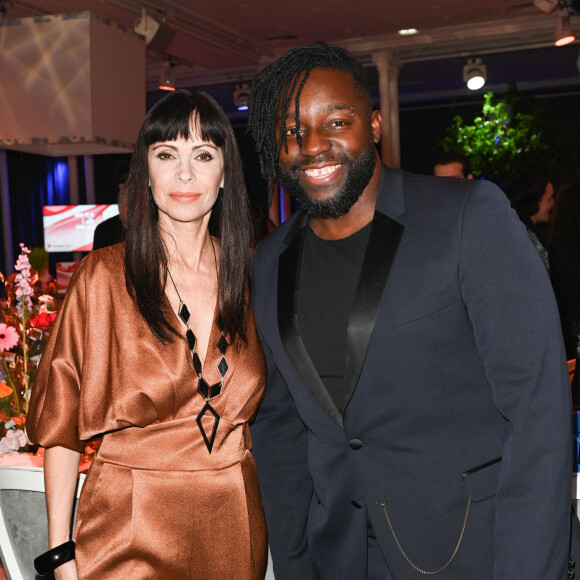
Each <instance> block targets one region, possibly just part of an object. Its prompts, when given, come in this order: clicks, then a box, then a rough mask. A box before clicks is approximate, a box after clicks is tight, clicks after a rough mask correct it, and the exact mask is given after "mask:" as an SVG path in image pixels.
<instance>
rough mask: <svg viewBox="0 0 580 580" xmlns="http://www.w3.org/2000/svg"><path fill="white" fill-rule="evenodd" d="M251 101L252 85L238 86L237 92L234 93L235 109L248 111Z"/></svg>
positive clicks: (242, 84) (243, 84) (241, 84)
mask: <svg viewBox="0 0 580 580" xmlns="http://www.w3.org/2000/svg"><path fill="white" fill-rule="evenodd" d="M249 100H250V85H249V84H248V83H240V84H239V85H237V86H236V90H235V91H234V107H235V108H236V109H237V110H238V111H247V110H248V101H249Z"/></svg>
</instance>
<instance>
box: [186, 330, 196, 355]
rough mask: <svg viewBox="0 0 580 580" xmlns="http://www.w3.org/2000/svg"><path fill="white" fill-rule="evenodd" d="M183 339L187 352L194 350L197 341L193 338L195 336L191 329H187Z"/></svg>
mask: <svg viewBox="0 0 580 580" xmlns="http://www.w3.org/2000/svg"><path fill="white" fill-rule="evenodd" d="M185 338H187V346H189V350H195V343H196V341H197V339H196V338H195V334H193V331H192V330H191V328H188V329H187V332H186V333H185Z"/></svg>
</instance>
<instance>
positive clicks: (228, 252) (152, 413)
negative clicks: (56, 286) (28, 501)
mask: <svg viewBox="0 0 580 580" xmlns="http://www.w3.org/2000/svg"><path fill="white" fill-rule="evenodd" d="M127 188H128V190H129V217H128V230H127V238H126V245H125V244H118V245H115V246H111V247H109V248H105V249H102V250H99V251H97V252H93V253H91V254H89V255H88V256H87V257H86V258H85V260H84V261H83V262H82V264H81V265H80V266H79V268H78V269H77V271H76V273H75V276H74V278H73V280H72V281H71V285H70V286H69V289H68V292H67V295H66V298H65V302H64V304H63V308H62V311H61V313H60V315H59V318H58V320H57V322H56V326H55V330H54V331H53V333H52V334H51V337H50V342H49V344H48V346H47V348H46V350H45V353H44V354H43V357H42V361H41V364H40V367H39V370H38V378H37V381H36V384H35V388H34V393H33V398H32V401H31V410H30V414H29V416H28V420H27V428H28V434H29V436H30V438H31V439H32V440H33V441H35V442H37V443H39V444H41V445H44V446H45V447H47V450H46V454H45V482H46V493H47V505H48V514H49V542H50V547H51V548H55V547H56V556H55V555H54V554H55V553H54V552H53V553H48V556H46V555H43V561H44V563H45V564H48V566H50V565H51V562H52V564H56V565H57V566H58V567H57V568H56V571H55V572H56V579H57V580H68V579H70V578H77V577H78V578H80V579H90V580H92V579H95V580H107V579H115V580H118V579H119V578H127V579H131V580H136V579H145V578H147V579H151V578H159V579H163V580H170V579H175V580H178V579H179V580H183V579H188V578H189V579H200V580H201V579H207V578H223V579H232V580H233V579H235V580H245V579H248V580H254V579H255V580H257V579H260V578H263V574H264V569H265V560H266V534H265V525H264V518H263V512H262V507H261V503H260V498H259V492H258V483H257V477H256V471H255V466H254V462H253V459H252V457H251V454H250V452H249V451H248V449H247V448H246V445H245V442H244V440H245V439H244V427H245V425H246V424H247V422H248V420H249V419H251V418H252V416H253V415H254V413H255V411H256V409H257V407H258V404H259V402H260V400H261V398H262V394H263V388H264V384H265V378H266V376H265V375H266V368H265V360H264V355H263V352H262V350H261V347H260V345H259V340H258V337H257V335H256V330H255V326H254V321H253V317H252V314H251V312H250V307H249V305H248V304H249V301H248V296H247V267H248V257H249V251H250V238H251V235H250V231H251V227H252V226H251V221H250V217H249V210H248V204H247V199H246V194H245V188H244V182H243V176H242V170H241V162H240V158H239V153H238V150H237V147H236V143H235V137H234V134H233V131H232V128H231V126H230V124H229V121H228V119H227V117H226V116H225V114H224V113H223V111H222V110H221V109H220V108H219V106H218V105H217V103H216V102H215V101H214V100H213V99H212V98H211V97H209V96H208V95H205V94H203V93H188V92H183V91H180V92H175V93H172V94H171V95H169V96H167V97H165V98H164V99H163V100H161V101H160V102H159V103H158V104H157V105H155V106H154V107H153V108H152V109H151V111H150V112H149V113H148V115H147V117H146V119H145V121H144V122H143V125H142V126H141V129H140V132H139V136H138V138H137V144H136V147H135V152H134V155H133V159H132V164H131V171H130V175H129V180H128V182H127ZM210 233H211V234H213V235H215V237H213V235H210ZM123 264H124V267H123ZM96 436H102V443H101V446H100V448H99V451H98V453H97V455H96V459H95V460H94V462H93V465H92V466H91V468H90V470H89V473H88V475H87V479H86V481H85V485H84V487H83V490H82V495H81V499H80V506H79V511H78V517H77V522H76V527H75V537H76V542H77V545H76V562H75V561H70V562H67V563H65V564H63V565H59V564H61V563H62V561H63V560H67V559H68V558H69V557H70V556H71V555H72V554H70V547H71V545H70V544H68V543H67V540H69V534H70V530H69V523H70V521H71V510H72V501H73V495H74V488H75V483H76V478H77V469H78V464H79V457H80V452H81V451H82V450H83V448H84V445H85V442H86V441H87V440H89V439H91V438H93V437H96ZM63 544H64V546H63ZM42 563H43V562H42V561H41V564H42ZM77 575H78V576H77Z"/></svg>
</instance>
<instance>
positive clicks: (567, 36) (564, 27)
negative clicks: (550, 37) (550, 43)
mask: <svg viewBox="0 0 580 580" xmlns="http://www.w3.org/2000/svg"><path fill="white" fill-rule="evenodd" d="M575 40H576V37H575V36H574V33H573V32H572V27H571V26H570V16H569V15H566V16H559V17H558V20H556V36H555V38H554V44H555V45H556V46H566V45H567V44H570V43H571V42H574V41H575Z"/></svg>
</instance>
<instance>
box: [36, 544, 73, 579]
mask: <svg viewBox="0 0 580 580" xmlns="http://www.w3.org/2000/svg"><path fill="white" fill-rule="evenodd" d="M74 559H75V543H74V542H73V541H72V540H71V541H70V542H65V543H64V544H61V545H60V546H57V547H56V548H53V549H52V550H49V551H48V552H44V554H40V556H38V558H35V559H34V568H35V570H36V572H37V573H38V574H39V575H40V576H44V575H45V574H48V573H49V572H53V571H54V570H55V569H56V568H58V567H59V566H62V565H63V564H64V563H66V562H70V561H71V560H74Z"/></svg>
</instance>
